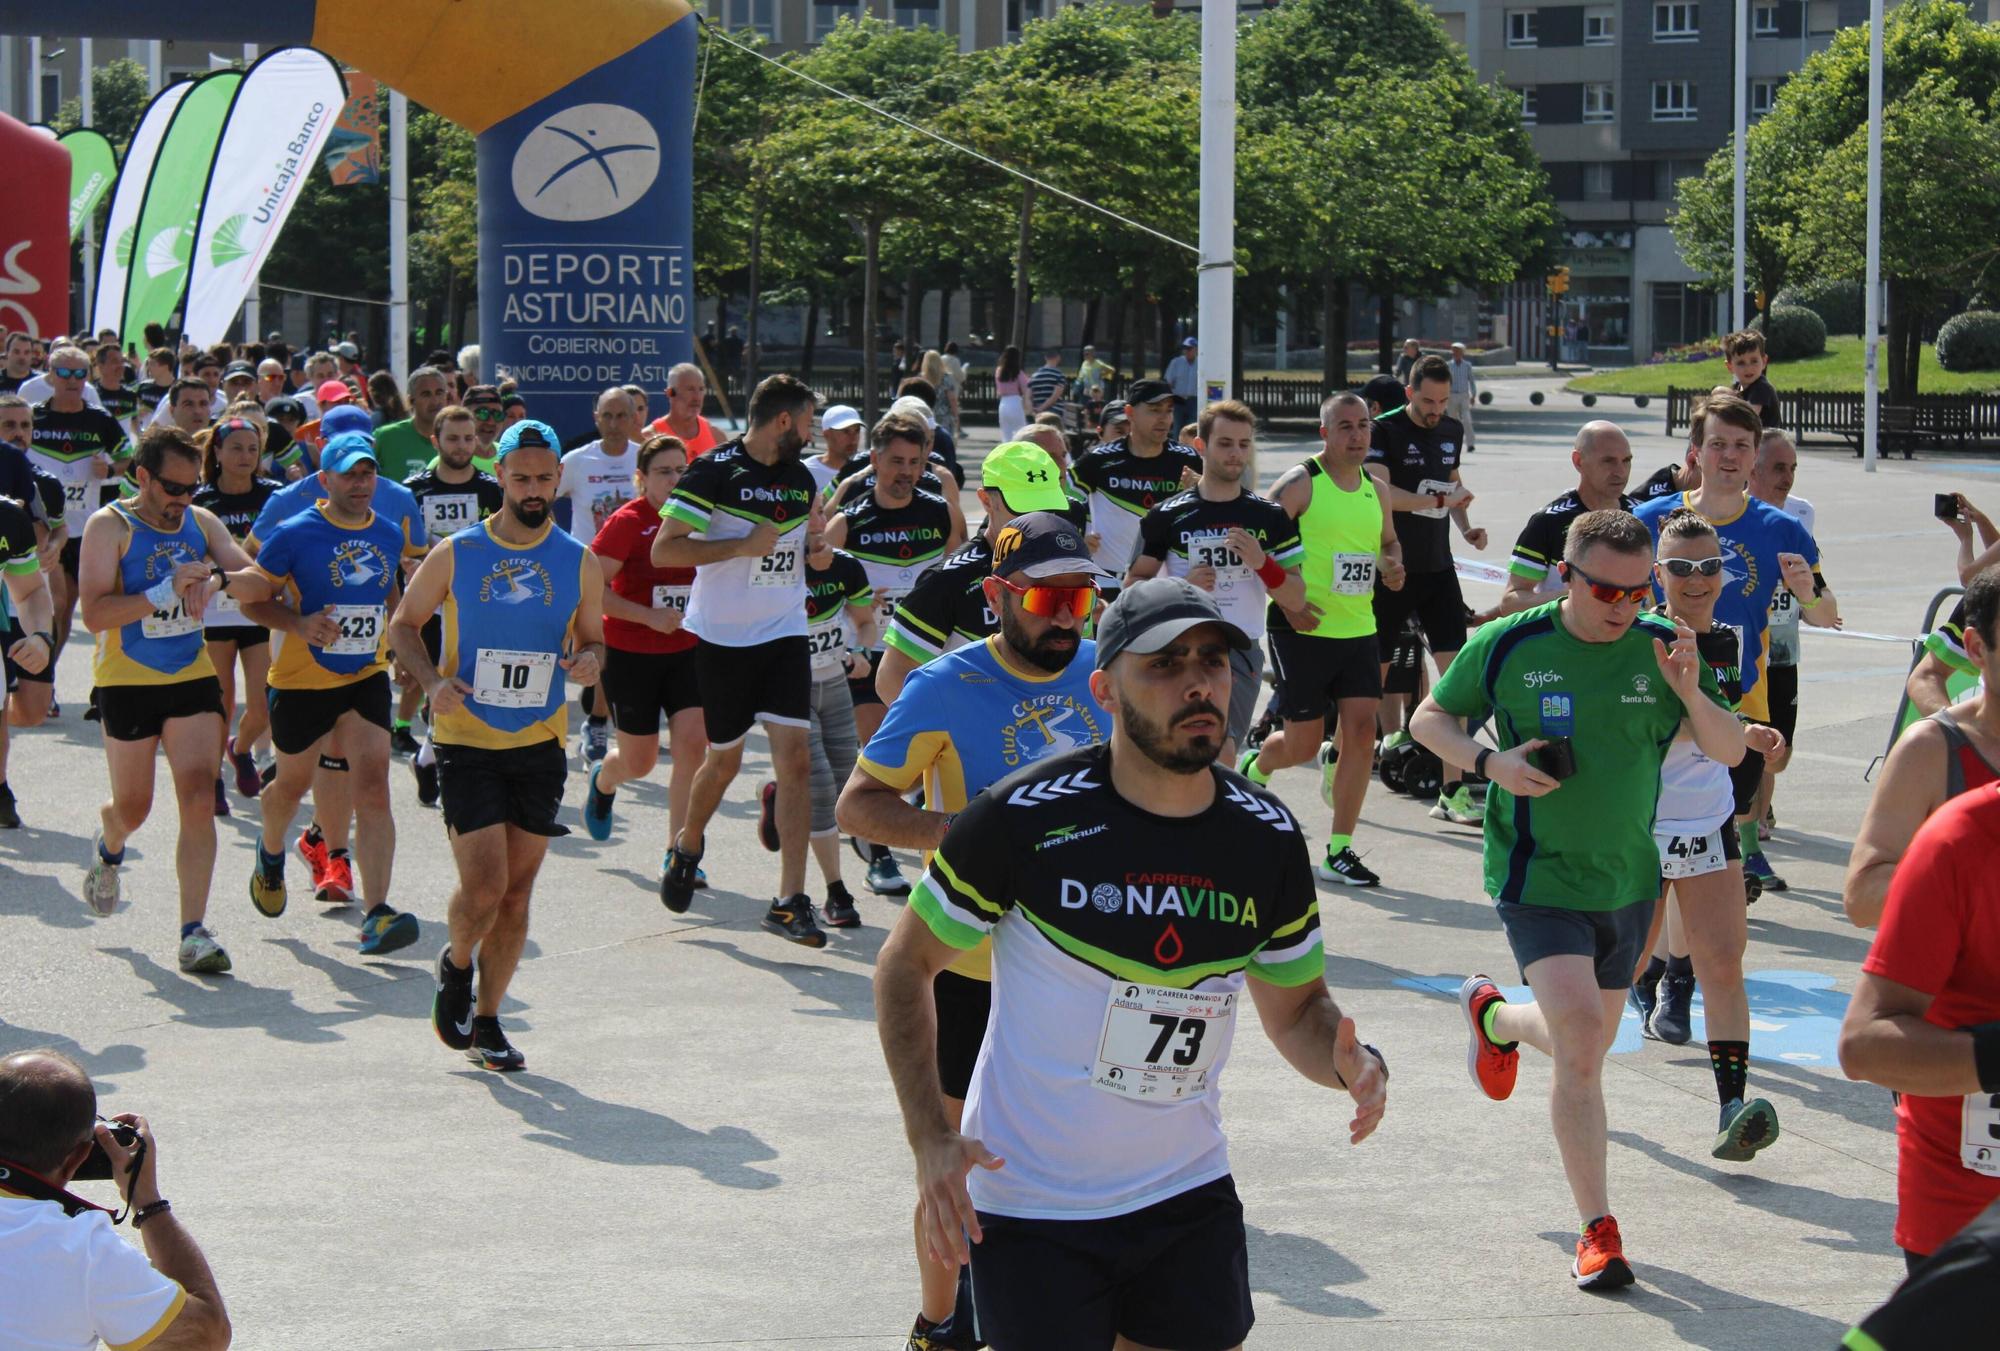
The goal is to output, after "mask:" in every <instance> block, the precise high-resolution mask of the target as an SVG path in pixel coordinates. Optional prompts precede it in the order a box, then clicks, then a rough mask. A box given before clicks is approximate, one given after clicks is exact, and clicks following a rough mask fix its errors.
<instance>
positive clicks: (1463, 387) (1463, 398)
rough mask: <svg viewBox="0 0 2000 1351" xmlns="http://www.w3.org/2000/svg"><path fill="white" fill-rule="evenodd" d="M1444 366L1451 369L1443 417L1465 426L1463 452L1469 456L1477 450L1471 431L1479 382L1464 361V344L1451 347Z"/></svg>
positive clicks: (1474, 436)
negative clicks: (1449, 394) (1454, 419)
mask: <svg viewBox="0 0 2000 1351" xmlns="http://www.w3.org/2000/svg"><path fill="white" fill-rule="evenodd" d="M1445 365H1447V366H1449V367H1450V368H1451V400H1450V402H1448V403H1446V404H1445V407H1444V411H1445V416H1447V417H1455V418H1457V419H1458V420H1459V421H1460V422H1462V423H1464V424H1465V450H1466V453H1467V454H1468V455H1469V454H1471V453H1472V452H1473V451H1474V450H1476V449H1477V448H1478V447H1477V446H1476V445H1475V444H1474V443H1475V442H1476V441H1478V439H1479V438H1478V436H1477V435H1475V434H1474V433H1473V430H1472V405H1473V402H1474V400H1476V399H1478V397H1479V381H1477V380H1475V379H1474V378H1473V376H1472V363H1471V362H1470V361H1469V360H1467V359H1466V355H1465V344H1464V343H1462V342H1455V343H1453V344H1452V345H1451V360H1450V361H1447V362H1446V363H1445Z"/></svg>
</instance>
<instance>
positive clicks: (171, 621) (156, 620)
mask: <svg viewBox="0 0 2000 1351" xmlns="http://www.w3.org/2000/svg"><path fill="white" fill-rule="evenodd" d="M200 628H201V621H200V620H199V619H196V618H194V617H193V616H191V615H189V614H188V612H187V602H186V601H184V600H182V599H181V597H180V595H179V593H176V594H175V596H174V603H173V604H172V605H171V606H169V607H168V608H166V609H164V610H155V611H153V613H151V614H149V615H147V616H146V617H145V618H144V619H142V620H140V621H139V632H140V633H141V634H143V635H145V636H146V637H148V638H179V637H181V636H182V635H184V634H189V633H195V632H198V631H199V630H200Z"/></svg>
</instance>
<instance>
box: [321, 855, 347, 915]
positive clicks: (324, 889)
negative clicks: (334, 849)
mask: <svg viewBox="0 0 2000 1351" xmlns="http://www.w3.org/2000/svg"><path fill="white" fill-rule="evenodd" d="M313 894H314V895H315V896H317V897H319V899H320V900H322V901H325V902H327V903H328V904H329V905H346V904H347V903H348V902H349V901H351V900H353V899H354V865H353V864H352V863H350V862H348V860H347V855H345V854H334V855H332V856H330V857H329V858H328V859H327V861H326V877H325V878H324V879H322V880H321V882H320V884H319V886H317V887H316V888H314V889H313Z"/></svg>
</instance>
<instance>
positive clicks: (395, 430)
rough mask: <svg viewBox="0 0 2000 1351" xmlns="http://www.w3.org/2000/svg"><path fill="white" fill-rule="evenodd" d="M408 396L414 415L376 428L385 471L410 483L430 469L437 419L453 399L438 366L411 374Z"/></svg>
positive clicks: (419, 369) (377, 446)
mask: <svg viewBox="0 0 2000 1351" xmlns="http://www.w3.org/2000/svg"><path fill="white" fill-rule="evenodd" d="M406 392H407V394H408V397H409V401H410V415H409V416H408V417H407V418H404V419H403V420H402V421H400V422H389V423H385V424H383V425H382V426H380V427H378V428H376V429H375V449H376V450H377V451H379V452H380V453H381V455H382V465H383V471H384V472H385V473H387V474H388V475H389V477H390V478H394V479H401V480H403V481H404V482H406V483H407V482H408V481H409V480H410V478H412V477H413V476H414V475H417V474H421V473H422V472H423V471H424V470H425V468H426V467H428V465H429V463H430V458H431V455H432V453H433V451H434V449H435V447H434V444H433V443H434V442H435V440H436V425H437V415H438V413H439V412H440V411H441V410H442V409H443V408H444V406H445V405H446V404H447V403H450V402H451V396H450V392H449V389H448V387H447V385H446V383H445V378H444V372H443V371H441V370H439V369H438V368H437V367H435V366H419V367H417V368H416V369H415V370H413V371H411V372H410V383H409V385H408V387H407V390H406ZM466 524H468V525H470V524H471V522H470V521H468V522H466Z"/></svg>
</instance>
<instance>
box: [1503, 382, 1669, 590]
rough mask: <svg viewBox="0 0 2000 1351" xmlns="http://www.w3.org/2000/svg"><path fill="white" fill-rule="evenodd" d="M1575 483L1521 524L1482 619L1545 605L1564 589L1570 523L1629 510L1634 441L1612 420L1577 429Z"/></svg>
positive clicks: (1572, 458)
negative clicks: (1502, 582)
mask: <svg viewBox="0 0 2000 1351" xmlns="http://www.w3.org/2000/svg"><path fill="white" fill-rule="evenodd" d="M1569 462H1570V464H1571V465H1572V466H1574V467H1575V469H1576V487H1574V488H1572V489H1571V490H1570V491H1568V492H1566V493H1564V494H1563V495H1562V496H1561V497H1558V498H1557V499H1556V500H1555V501H1553V502H1551V503H1549V504H1548V505H1547V506H1545V507H1543V508H1542V509H1541V510H1540V511H1537V512H1536V513H1535V514H1534V515H1532V516H1530V517H1529V518H1528V523H1527V524H1526V525H1525V526H1523V527H1521V537H1520V538H1519V539H1517V540H1516V541H1514V556H1513V558H1512V559H1510V560H1509V561H1508V563H1507V588H1506V590H1504V591H1502V592H1501V593H1500V599H1499V600H1498V601H1497V602H1496V603H1495V604H1494V606H1493V608H1492V609H1491V610H1488V611H1486V612H1485V613H1484V614H1482V615H1479V616H1477V619H1478V622H1479V623H1481V624H1487V623H1491V622H1492V621H1493V620H1496V619H1500V618H1503V617H1505V616H1507V615H1512V614H1519V613H1520V612H1521V611H1523V610H1527V609H1532V608H1533V607H1534V606H1537V605H1546V604H1547V603H1548V602H1549V601H1550V600H1552V599H1553V598H1554V597H1555V595H1556V593H1557V592H1559V591H1561V590H1562V589H1563V584H1562V557H1563V539H1564V537H1565V536H1567V535H1568V534H1569V523H1570V522H1571V521H1573V520H1575V519H1576V518H1577V517H1579V516H1581V515H1583V513H1584V512H1586V511H1630V510H1632V507H1633V505H1634V502H1633V499H1632V498H1630V497H1628V496H1626V494H1625V485H1626V484H1627V483H1629V482H1631V480H1632V443H1631V441H1630V440H1628V439H1627V438H1626V436H1625V432H1624V429H1623V428H1621V427H1620V426H1619V425H1618V424H1617V423H1615V422H1603V421H1598V422H1586V423H1584V424H1583V426H1582V427H1580V428H1578V429H1577V433H1576V445H1575V448H1574V449H1572V450H1571V451H1570V453H1569Z"/></svg>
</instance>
